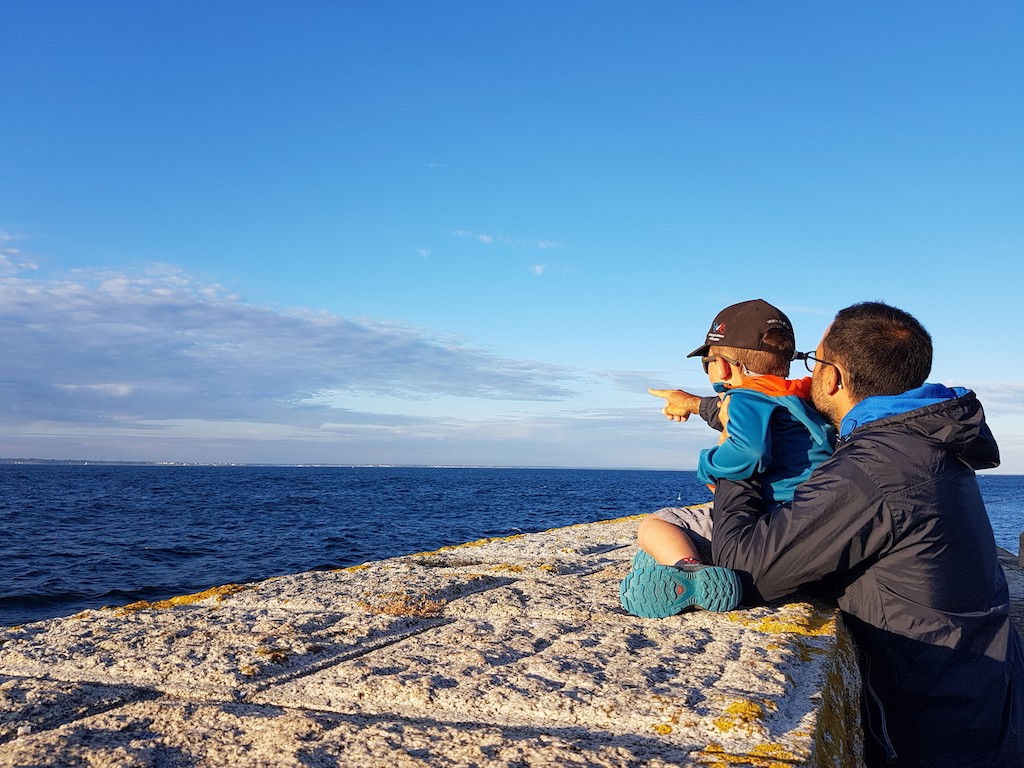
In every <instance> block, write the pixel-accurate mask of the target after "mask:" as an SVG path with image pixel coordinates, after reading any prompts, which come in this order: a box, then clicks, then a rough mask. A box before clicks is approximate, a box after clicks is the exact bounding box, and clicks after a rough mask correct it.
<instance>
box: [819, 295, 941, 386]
mask: <svg viewBox="0 0 1024 768" xmlns="http://www.w3.org/2000/svg"><path fill="white" fill-rule="evenodd" d="M822 353H823V354H824V355H825V356H826V359H829V360H835V362H837V363H839V364H840V365H842V367H843V372H844V374H845V375H844V377H843V386H845V387H846V389H847V391H848V392H849V394H850V396H851V397H853V398H854V399H855V400H856V401H857V402H859V401H861V400H863V399H864V398H865V397H872V396H874V395H898V394H901V393H903V392H906V391H907V390H910V389H915V388H916V387H920V386H921V385H922V384H924V382H925V380H926V379H927V378H928V374H929V373H930V372H931V370H932V337H931V336H930V335H929V333H928V331H926V330H925V328H924V326H923V325H921V323H919V322H918V321H917V319H916V318H914V317H913V315H910V314H909V313H907V312H904V311H903V310H902V309H897V308H896V307H891V306H889V305H888V304H883V303H882V302H880V301H865V302H861V303H860V304H854V305H853V306H850V307H847V308H846V309H841V310H839V312H838V313H837V314H836V318H835V320H833V321H832V325H831V327H830V328H829V330H828V333H827V334H826V335H825V338H824V339H823V340H822Z"/></svg>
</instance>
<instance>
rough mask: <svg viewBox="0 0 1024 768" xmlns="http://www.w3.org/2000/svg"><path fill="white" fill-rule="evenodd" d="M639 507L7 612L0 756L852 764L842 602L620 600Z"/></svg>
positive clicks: (854, 697)
mask: <svg viewBox="0 0 1024 768" xmlns="http://www.w3.org/2000/svg"><path fill="white" fill-rule="evenodd" d="M638 520H639V518H630V519H622V520H614V521H609V522H602V523H591V524H587V525H578V526H573V527H569V528H560V529H555V530H551V531H545V532H542V533H536V534H526V535H521V536H513V537H510V538H505V539H497V540H483V541H477V542H472V543H470V544H464V545H461V546H457V547H450V548H444V549H441V550H439V551H436V552H427V553H420V554H414V555H408V556H404V557H398V558H392V559H389V560H382V561H377V562H368V563H365V564H363V565H360V566H356V567H353V568H346V569H343V570H338V571H315V572H309V573H301V574H297V575H293V576H286V577H280V578H274V579H268V580H266V581H262V582H258V583H253V584H244V585H225V586H222V587H218V588H216V589H211V590H209V591H207V592H203V593H200V594H197V595H188V596H183V597H179V598H174V599H171V600H167V601H163V602H159V603H140V604H134V605H130V606H126V607H124V608H110V609H103V610H97V611H86V612H83V613H81V614H78V615H75V616H71V617H68V618H62V619H53V620H50V621H44V622H39V623H34V624H28V625H25V626H21V627H11V628H4V629H0V766H89V767H91V768H92V767H94V768H101V767H105V766H111V767H113V766H117V767H118V768H134V767H135V766H153V767H156V766H160V767H161V768H176V767H177V766H181V767H182V768H184V767H185V766H230V767H231V768H246V767H248V766H253V767H255V766H261V767H262V766H272V767H276V766H295V767H296V768H299V767H304V768H314V767H317V768H318V767H320V766H325V767H326V766H361V767H362V766H451V767H453V768H454V767H456V766H458V767H462V766H481V767H483V766H487V767H491V766H581V767H582V766H639V765H643V766H651V767H652V768H658V767H659V766H763V767H764V768H769V767H775V766H778V767H781V766H785V767H786V768H792V767H793V766H828V767H830V768H831V767H833V766H835V767H839V766H848V767H849V768H853V767H854V766H856V765H858V761H857V759H856V755H857V754H858V752H859V744H860V729H859V722H858V705H857V701H858V695H859V682H858V676H857V674H856V671H855V662H854V654H853V651H852V647H851V643H850V639H849V637H848V635H847V634H846V632H845V630H844V629H843V627H842V625H841V623H840V622H839V621H838V620H837V616H836V613H835V611H834V610H833V609H832V608H830V607H829V606H827V605H823V604H818V603H815V602H811V601H807V600H802V599H796V600H789V601H785V602H781V603H778V604H773V605H770V606H767V607H758V608H749V609H747V608H744V609H739V610H735V611H731V612H728V613H722V614H714V613H707V612H701V611H697V612H692V613H686V614H683V615H681V616H675V617H672V618H669V619H662V620H657V619H641V618H637V617H635V616H631V615H629V614H627V613H625V612H624V611H623V610H622V609H621V608H620V606H619V602H618V589H617V587H618V582H619V580H620V579H621V578H622V576H623V575H625V573H626V571H627V569H628V567H629V562H630V559H631V558H632V556H633V554H634V553H635V551H636V547H635V543H634V542H635V533H636V526H637V522H638ZM1015 559H1016V558H1010V557H1009V556H1007V565H1008V568H1010V569H1012V572H1011V573H1009V575H1011V576H1012V577H1013V581H1012V586H1011V589H1013V590H1015V595H1016V599H1017V609H1018V611H1019V608H1020V598H1021V596H1022V594H1024V582H1022V579H1021V573H1020V571H1019V569H1016V563H1015V562H1013V561H1014V560H1015Z"/></svg>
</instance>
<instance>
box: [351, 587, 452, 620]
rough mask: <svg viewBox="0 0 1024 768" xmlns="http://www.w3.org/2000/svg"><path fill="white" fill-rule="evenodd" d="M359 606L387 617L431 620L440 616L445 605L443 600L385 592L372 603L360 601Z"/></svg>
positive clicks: (445, 602)
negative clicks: (412, 617)
mask: <svg viewBox="0 0 1024 768" xmlns="http://www.w3.org/2000/svg"><path fill="white" fill-rule="evenodd" d="M359 605H360V606H361V607H362V608H365V609H366V610H368V611H371V612H372V613H379V614H384V615H387V616H415V617H417V618H433V617H435V616H440V615H441V614H442V613H443V612H444V607H445V605H447V601H445V600H431V599H429V598H428V597H427V596H426V595H408V594H405V593H404V592H386V593H384V594H382V595H378V596H377V597H376V598H374V599H373V600H372V601H369V600H360V601H359Z"/></svg>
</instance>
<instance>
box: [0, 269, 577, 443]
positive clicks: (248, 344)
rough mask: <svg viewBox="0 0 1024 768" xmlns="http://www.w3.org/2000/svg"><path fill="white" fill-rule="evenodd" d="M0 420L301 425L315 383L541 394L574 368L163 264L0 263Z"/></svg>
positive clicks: (360, 389) (376, 389) (466, 394)
mask: <svg viewBox="0 0 1024 768" xmlns="http://www.w3.org/2000/svg"><path fill="white" fill-rule="evenodd" d="M0 359H3V361H4V369H3V370H4V375H3V377H2V378H0V397H2V401H3V403H4V408H3V409H2V410H0V425H2V426H3V427H4V428H6V429H11V428H12V427H14V426H16V425H29V424H33V423H36V422H51V423H52V422H57V423H65V424H87V425H104V424H115V423H116V424H120V425H128V424H142V423H152V422H155V421H160V420H176V419H210V420H237V421H262V422H274V423H285V424H294V425H302V426H309V425H310V424H318V423H321V422H323V421H325V420H327V419H328V416H327V414H328V413H330V411H331V409H330V408H329V407H328V406H325V405H323V404H322V403H321V404H316V405H314V404H312V403H311V402H310V397H311V394H312V393H317V392H325V391H330V392H343V393H348V394H350V395H351V394H355V395H360V394H363V395H365V394H371V395H378V396H388V397H394V398H401V399H409V398H423V397H427V398H430V397H437V396H451V397H458V398H482V399H500V400H514V401H550V400H558V399H562V398H567V397H571V396H572V392H571V390H570V389H568V388H567V385H566V383H567V382H569V381H570V380H572V379H574V378H575V377H576V376H577V374H576V372H573V371H570V370H567V369H564V368H561V367H559V366H556V365H552V364H548V363H541V362H536V361H528V360H513V359H507V358H502V357H499V356H497V355H495V354H493V353H491V352H488V351H486V350H484V349H481V348H479V347H474V346H472V345H470V344H467V343H466V342H465V341H464V340H462V339H459V338H455V337H447V336H444V335H442V334H438V333H432V332H429V331H426V330H422V329H414V328H409V327H405V326H401V325H397V324H391V323H383V322H375V321H370V320H360V321H356V320H351V319H348V318H345V317H340V316H337V315H332V314H329V313H315V312H310V311H293V312H279V311H275V310H271V309H268V308H266V307H260V306H255V305H252V304H247V303H245V302H243V301H242V300H240V299H239V298H238V297H236V296H233V295H231V294H229V293H227V292H225V291H223V290H222V289H220V288H218V287H217V286H211V285H207V284H202V283H198V282H196V281H194V280H193V279H192V278H191V277H190V276H188V275H186V274H184V273H182V272H180V271H177V270H174V269H172V268H167V267H158V268H153V269H151V270H149V271H147V272H145V273H140V274H87V273H84V272H80V273H75V274H69V275H65V276H63V277H62V278H60V279H55V280H51V281H44V280H29V279H25V278H23V277H19V276H6V277H5V276H2V275H0Z"/></svg>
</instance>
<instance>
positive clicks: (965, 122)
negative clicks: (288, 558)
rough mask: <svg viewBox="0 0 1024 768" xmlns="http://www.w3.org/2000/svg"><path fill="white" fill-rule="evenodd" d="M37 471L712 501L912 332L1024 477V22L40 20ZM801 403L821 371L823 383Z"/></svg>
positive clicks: (32, 400)
mask: <svg viewBox="0 0 1024 768" xmlns="http://www.w3.org/2000/svg"><path fill="white" fill-rule="evenodd" d="M0 35H2V38H0V39H2V41H3V47H4V55H3V57H2V61H0V93H2V98H3V99H4V101H5V105H4V106H5V108H4V117H3V119H2V120H0V292H2V300H0V360H2V361H3V368H2V369H0V387H2V389H0V402H2V406H0V456H9V457H10V456H33V457H41V458H70V459H119V460H152V461H203V462H206V461H213V462H242V463H248V462H271V463H308V462H315V463H339V464H363V463H396V464H404V463H415V464H487V465H492V464H496V465H529V466H534V465H561V466H586V467H650V468H682V469H692V468H693V467H694V465H695V461H696V455H697V452H698V451H699V450H700V449H701V448H702V447H707V446H708V445H710V444H713V443H714V439H715V437H716V435H715V434H714V433H712V432H710V431H709V430H708V429H707V428H706V427H703V426H702V425H701V424H700V423H698V422H696V421H694V422H691V423H687V424H675V423H670V422H668V421H666V420H665V419H664V418H663V417H662V416H661V413H660V404H659V403H660V401H658V400H656V399H654V398H652V397H651V396H650V395H648V394H647V393H646V390H647V388H648V387H651V386H653V387H681V388H685V389H690V390H691V391H699V392H702V393H707V392H708V391H709V389H708V387H707V381H706V378H705V377H704V376H703V372H702V371H701V370H700V367H699V364H698V363H696V362H695V361H693V360H687V359H686V358H685V355H686V353H687V352H689V351H690V350H692V349H693V348H694V347H696V346H697V345H698V344H699V343H700V342H701V341H702V339H703V335H704V332H705V331H706V329H707V326H708V324H709V323H710V320H711V318H712V317H713V316H714V315H715V313H716V312H717V311H718V309H720V308H721V307H723V306H725V305H727V304H731V303H734V302H737V301H742V300H745V299H749V298H755V297H763V298H765V299H767V300H769V301H771V302H772V303H774V304H776V305H777V306H779V307H781V308H783V309H784V310H785V311H786V312H787V313H788V314H789V316H790V317H791V318H792V320H793V322H794V325H795V327H796V330H797V339H798V346H799V347H800V348H808V349H809V348H813V347H814V346H815V344H816V343H817V341H818V339H819V337H820V335H821V333H822V331H823V330H824V329H825V327H826V326H827V324H828V322H829V319H830V318H831V317H832V315H833V314H834V313H835V311H836V310H837V309H839V308H841V307H844V306H846V305H848V304H851V303H853V302H856V301H861V300H865V299H881V300H884V301H888V302H890V303H893V304H896V305H897V306H900V307H902V308H904V309H907V310H908V311H910V312H912V313H914V314H915V315H917V316H918V317H919V318H920V319H921V320H922V321H923V322H924V323H925V325H926V326H927V327H928V328H929V330H930V331H931V332H932V334H933V337H934V339H935V346H936V356H935V366H934V369H933V374H932V377H931V379H932V380H933V381H941V382H943V383H946V384H951V385H953V384H955V385H961V386H967V387H970V388H972V389H974V390H976V391H977V392H978V393H979V395H980V396H981V397H982V400H983V402H984V404H985V407H986V413H987V414H988V416H989V420H990V423H991V426H992V429H993V431H994V432H995V434H996V437H997V438H998V439H999V441H1000V445H1001V448H1002V452H1003V459H1004V461H1003V466H1002V468H1001V470H1000V471H1003V472H1012V473H1018V474H1019V473H1024V355H1022V354H1021V345H1020V339H1021V335H1022V331H1024V322H1022V320H1021V313H1020V306H1021V304H1022V300H1021V297H1020V283H1021V268H1020V266H1019V265H1020V261H1021V257H1022V255H1024V254H1022V245H1024V215H1022V213H1024V89H1022V88H1021V82H1022V81H1024V44H1022V43H1024V5H1022V4H1021V3H1017V2H991V1H989V0H981V2H972V3H963V2H901V3H888V2H885V3H883V2H857V3H818V2H773V3H767V2H732V3H711V2H704V3H700V2H645V3H636V4H624V3H610V2H589V1H588V2H583V0H580V1H579V2H551V0H545V1H544V2H530V1H527V2H517V3H488V2H447V1H440V2H429V3H423V2H412V1H411V0H410V1H408V2H391V1H389V0H374V1H373V2H302V3H285V2H252V1H250V0H247V1H246V2H241V1H232V0H226V1H224V2H217V3H206V2H187V1H183V2H175V3H156V2H141V3H140V2H135V1H134V0H133V1H131V2H129V1H128V0H125V1H124V2H110V1H109V0H95V1H94V2H89V3H81V2H59V1H56V0H54V1H47V2H38V0H31V1H22V0H4V3H3V4H2V7H0ZM794 373H796V369H795V368H794Z"/></svg>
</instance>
